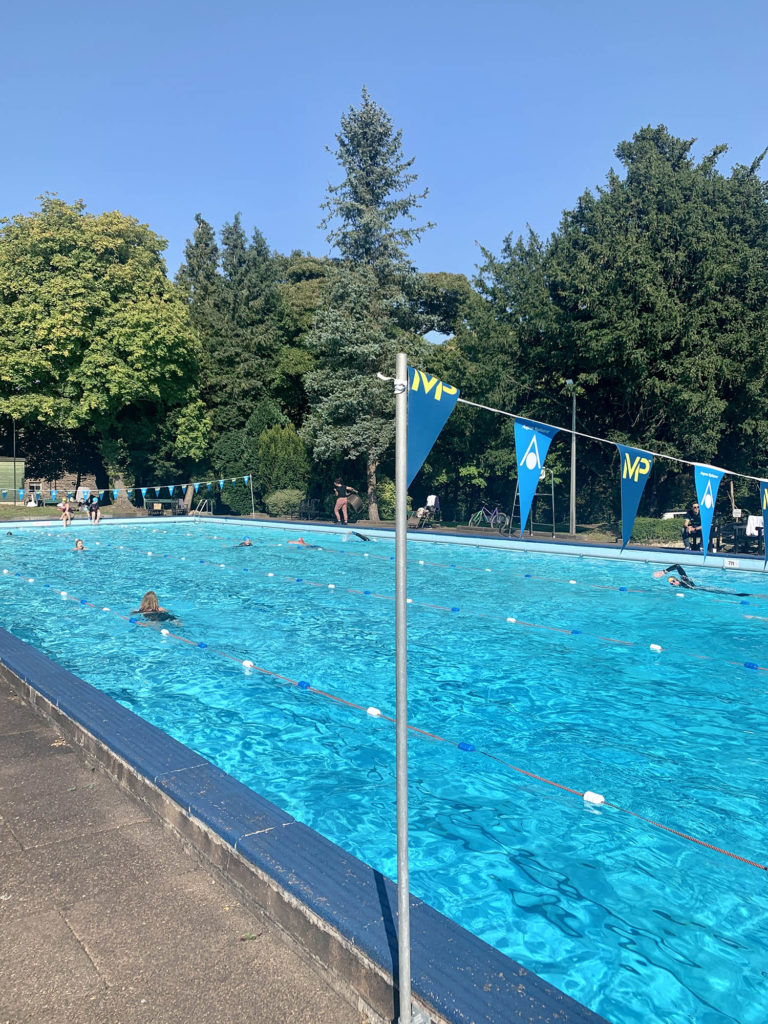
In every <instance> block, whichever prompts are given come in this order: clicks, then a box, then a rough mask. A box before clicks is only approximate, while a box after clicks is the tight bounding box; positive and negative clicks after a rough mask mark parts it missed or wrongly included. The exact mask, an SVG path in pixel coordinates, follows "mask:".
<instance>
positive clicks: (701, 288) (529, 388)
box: [475, 126, 768, 515]
mask: <svg viewBox="0 0 768 1024" xmlns="http://www.w3.org/2000/svg"><path fill="white" fill-rule="evenodd" d="M692 145H693V140H684V139H677V138H675V137H674V136H672V135H671V134H670V133H669V132H668V131H667V129H666V128H665V127H664V126H659V127H656V128H651V127H647V128H643V129H642V130H641V131H639V132H638V133H637V134H636V135H635V136H634V137H633V138H632V140H631V141H628V142H622V143H621V144H620V145H619V146H618V147H617V150H616V153H617V156H618V158H619V160H620V162H621V164H622V165H623V168H624V172H625V173H624V174H623V175H622V174H620V173H618V172H616V171H613V170H612V171H611V172H610V173H609V174H608V176H607V181H606V184H605V185H604V186H603V187H601V188H599V189H598V190H597V191H596V192H595V193H593V192H591V191H587V192H585V193H584V194H583V195H582V196H581V197H580V199H579V201H578V203H577V204H576V206H575V208H574V209H572V210H569V211H567V212H566V213H565V214H564V215H563V218H562V221H561V223H560V226H559V228H558V230H557V231H556V232H555V233H554V235H553V236H552V238H551V239H550V240H549V241H548V242H547V243H546V244H542V243H540V242H539V240H538V239H536V238H535V236H530V237H529V238H528V240H527V241H524V240H520V239H519V240H518V241H517V242H514V241H513V240H512V239H511V238H510V239H507V241H506V243H505V246H504V251H503V253H502V256H501V257H500V258H498V259H494V258H492V257H489V256H488V254H486V257H487V258H486V263H485V265H484V267H483V268H482V271H481V282H480V284H481V289H482V291H483V294H484V296H485V298H486V301H487V303H488V310H489V312H490V314H491V316H490V319H488V317H487V315H486V316H484V317H481V318H479V319H478V321H477V323H476V325H475V326H476V333H475V340H477V339H478V338H479V341H480V349H481V350H484V352H485V353H486V354H487V355H488V356H489V357H490V359H491V363H493V358H494V355H495V356H498V353H499V351H500V346H501V345H505V346H507V348H508V350H509V354H510V357H511V358H510V359H509V361H508V364H507V368H506V376H507V377H508V378H509V380H510V381H514V382H515V385H514V388H512V389H511V390H512V391H513V392H514V391H516V392H517V402H516V410H517V411H523V412H525V413H527V414H529V415H534V416H537V417H538V418H543V419H548V420H549V421H550V422H557V423H565V422H567V419H568V416H567V409H568V404H567V395H566V394H565V390H564V383H565V380H566V378H571V379H573V380H574V381H575V382H576V387H577V389H578V394H579V401H578V409H579V422H580V424H581V429H582V430H584V432H586V433H589V434H593V435H596V436H601V437H608V438H611V439H614V440H618V441H627V442H629V443H634V444H638V445H640V446H646V447H648V448H650V449H651V450H653V451H657V452H665V453H667V454H669V455H677V456H681V457H684V458H688V459H694V460H701V461H711V462H716V463H717V464H720V465H725V466H727V467H729V468H732V469H735V470H741V471H743V472H747V473H753V474H755V475H760V474H762V473H764V472H765V469H766V465H767V461H768V460H766V457H765V455H764V453H765V451H766V449H767V447H768V388H767V387H766V385H768V274H766V267H767V266H768V203H767V202H766V200H768V189H767V188H766V183H765V182H764V181H762V180H761V178H760V177H759V175H758V170H759V167H760V161H761V159H762V157H758V158H757V159H756V160H755V161H754V163H753V164H752V165H751V166H750V167H741V166H737V167H735V168H733V170H732V171H731V173H730V174H728V175H724V174H722V173H720V172H719V171H718V170H717V164H718V161H719V159H720V158H721V156H722V154H723V153H724V151H725V147H724V146H718V147H717V148H716V149H714V150H713V151H712V152H711V153H709V154H708V155H707V156H705V157H704V158H703V159H702V160H700V161H698V162H697V161H696V160H695V159H694V158H693V156H692V154H691V149H692ZM497 365H498V362H497ZM503 373H504V371H502V375H503ZM492 376H497V375H496V374H492ZM611 460H614V461H615V453H613V452H612V451H611V448H610V447H609V446H606V445H589V444H586V443H584V442H580V444H579V463H580V466H581V470H580V484H579V494H580V504H581V505H582V512H584V513H586V514H591V515H595V514H599V513H600V511H601V510H602V511H603V512H606V511H608V510H609V509H608V508H607V505H610V503H611V501H613V503H614V511H615V510H616V508H615V502H616V498H615V495H616V488H615V486H614V478H613V470H612V468H611ZM614 468H615V467H614ZM606 480H608V481H610V486H608V487H607V486H606V484H605V481H606ZM655 483H656V488H655V494H656V496H657V499H658V500H659V502H663V501H664V500H666V499H667V498H671V497H672V496H677V494H676V491H677V490H679V488H681V487H684V488H685V489H686V492H688V493H689V492H690V488H691V482H690V479H689V474H684V476H683V478H682V480H681V478H680V474H679V473H678V472H676V471H675V468H674V464H672V463H669V462H664V461H663V460H659V461H658V470H657V471H656V472H655ZM611 496H614V497H613V498H612V497H611ZM649 498H651V500H652V497H651V496H649Z"/></svg>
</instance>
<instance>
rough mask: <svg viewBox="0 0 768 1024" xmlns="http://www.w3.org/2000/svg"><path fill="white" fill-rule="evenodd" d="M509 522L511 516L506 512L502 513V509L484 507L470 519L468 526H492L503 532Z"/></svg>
mask: <svg viewBox="0 0 768 1024" xmlns="http://www.w3.org/2000/svg"><path fill="white" fill-rule="evenodd" d="M508 522H509V516H508V515H507V514H506V512H502V511H501V509H500V508H499V507H498V505H497V506H496V508H494V509H490V508H488V506H487V505H485V504H484V505H483V507H482V508H481V509H479V510H478V511H477V512H475V513H473V514H472V515H471V516H470V517H469V523H468V524H467V525H468V526H475V527H477V526H486V525H487V526H492V527H494V528H495V529H497V530H503V529H504V527H505V526H506V525H507V523H508Z"/></svg>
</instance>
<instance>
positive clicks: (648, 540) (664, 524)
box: [618, 516, 683, 544]
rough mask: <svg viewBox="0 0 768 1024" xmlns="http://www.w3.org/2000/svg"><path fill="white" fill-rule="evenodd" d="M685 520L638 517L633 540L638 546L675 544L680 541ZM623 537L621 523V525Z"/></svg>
mask: <svg viewBox="0 0 768 1024" xmlns="http://www.w3.org/2000/svg"><path fill="white" fill-rule="evenodd" d="M682 528H683V519H682V518H677V519H644V518H643V517H642V516H638V517H637V519H636V520H635V525H634V526H633V527H632V538H631V539H632V540H633V541H634V542H635V543H636V544H652V543H654V542H655V541H656V542H659V543H663V544H674V543H675V542H677V541H679V540H680V531H681V530H682ZM618 532H619V536H621V523H619V530H618Z"/></svg>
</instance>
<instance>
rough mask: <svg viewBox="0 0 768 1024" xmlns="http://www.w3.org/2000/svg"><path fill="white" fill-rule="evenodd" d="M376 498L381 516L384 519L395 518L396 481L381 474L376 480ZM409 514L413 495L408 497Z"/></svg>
mask: <svg viewBox="0 0 768 1024" xmlns="http://www.w3.org/2000/svg"><path fill="white" fill-rule="evenodd" d="M376 500H377V501H378V504H379V516H380V517H381V518H382V519H387V520H390V519H394V518H395V482H394V480H390V479H389V477H388V476H380V477H379V479H378V480H377V481H376ZM407 510H408V515H410V514H411V496H410V494H409V495H408V498H407Z"/></svg>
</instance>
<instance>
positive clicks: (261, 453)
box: [254, 423, 310, 494]
mask: <svg viewBox="0 0 768 1024" xmlns="http://www.w3.org/2000/svg"><path fill="white" fill-rule="evenodd" d="M309 468H310V466H309V456H308V454H307V447H306V445H305V444H304V442H303V441H302V440H301V438H300V437H299V435H298V434H297V433H296V428H295V427H294V425H293V424H292V423H288V424H287V425H286V426H274V427H270V428H269V429H268V430H265V431H264V432H263V433H262V434H261V435H260V436H259V440H258V445H257V456H256V468H255V470H254V483H256V485H257V486H258V488H259V490H260V491H261V492H262V493H263V494H267V493H269V492H274V491H277V490H279V489H281V488H285V487H289V488H290V487H300V488H302V489H303V488H305V487H306V486H307V480H308V479H309ZM302 493H303V491H302Z"/></svg>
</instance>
